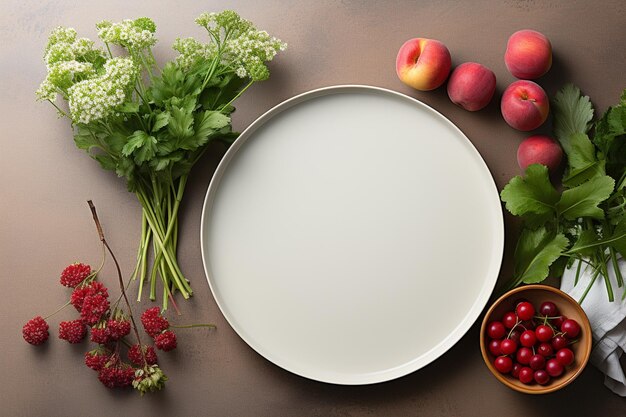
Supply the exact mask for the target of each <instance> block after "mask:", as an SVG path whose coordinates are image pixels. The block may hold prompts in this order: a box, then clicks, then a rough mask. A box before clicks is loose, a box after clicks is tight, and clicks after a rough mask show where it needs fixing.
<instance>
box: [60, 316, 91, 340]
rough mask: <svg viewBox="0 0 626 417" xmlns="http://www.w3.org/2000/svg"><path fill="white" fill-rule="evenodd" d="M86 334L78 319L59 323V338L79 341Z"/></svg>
mask: <svg viewBox="0 0 626 417" xmlns="http://www.w3.org/2000/svg"><path fill="white" fill-rule="evenodd" d="M86 334H87V328H86V327H85V324H84V323H83V322H82V321H80V320H72V321H62V322H61V323H59V339H63V340H67V341H68V342H70V343H80V342H81V341H82V340H83V339H84V338H85V335H86Z"/></svg>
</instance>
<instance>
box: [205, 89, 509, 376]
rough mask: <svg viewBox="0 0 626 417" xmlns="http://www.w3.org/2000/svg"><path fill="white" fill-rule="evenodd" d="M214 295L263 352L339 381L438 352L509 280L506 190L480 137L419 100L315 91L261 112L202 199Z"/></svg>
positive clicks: (292, 367)
mask: <svg viewBox="0 0 626 417" xmlns="http://www.w3.org/2000/svg"><path fill="white" fill-rule="evenodd" d="M201 244H202V259H203V262H204V268H205V271H206V274H207V277H208V281H209V285H210V286H211V291H212V292H213V295H214V297H215V300H216V301H217V304H218V305H219V307H220V309H221V310H222V313H223V314H224V316H225V317H226V319H227V320H228V322H229V323H230V325H231V326H232V327H233V329H234V330H235V331H236V332H237V333H238V334H239V336H241V338H242V339H243V340H245V341H246V343H248V344H249V345H250V346H251V347H252V348H253V349H254V350H256V351H257V352H258V353H260V354H261V355H263V356H264V357H265V358H267V359H268V360H270V361H272V362H273V363H275V364H276V365H278V366H281V367H283V368H284V369H287V370H289V371H291V372H293V373H295V374H298V375H301V376H304V377H307V378H311V379H314V380H318V381H323V382H330V383H336V384H369V383H376V382H382V381H387V380H390V379H393V378H397V377H400V376H403V375H406V374H408V373H410V372H413V371H415V370H417V369H420V368H422V367H424V366H425V365H427V364H429V363H431V362H432V361H434V360H435V359H436V358H438V357H439V356H440V355H442V354H443V353H444V352H446V351H447V350H448V349H449V348H450V347H452V345H454V344H455V343H456V342H457V341H458V340H459V339H460V338H461V337H462V336H463V335H464V334H465V332H466V331H467V330H468V329H469V328H470V326H471V325H472V324H473V323H474V321H475V320H476V318H477V317H478V315H479V314H480V312H481V310H482V309H483V307H484V306H485V304H486V302H487V300H488V298H489V296H490V294H491V292H492V291H493V288H494V285H495V283H496V280H497V277H498V273H499V270H500V263H501V260H502V252H503V246H504V229H503V219H502V210H501V206H500V200H499V198H498V191H497V188H496V186H495V184H494V182H493V179H492V177H491V174H490V173H489V170H488V168H487V166H486V165H485V163H484V161H483V160H482V158H481V157H480V155H479V153H478V152H477V151H476V149H475V148H474V147H473V146H472V144H471V142H470V141H469V140H468V139H467V138H466V137H465V135H463V133H462V132H461V131H460V130H459V129H458V128H456V127H455V126H454V125H453V124H452V123H451V122H450V121H449V120H448V119H446V118H445V117H444V116H442V115H441V114H439V113H438V112H436V111H435V110H433V109H432V108H430V107H428V106H426V105H425V104H423V103H421V102H419V101H417V100H415V99H413V98H410V97H407V96H405V95H402V94H399V93H396V92H393V91H390V90H385V89H382V88H376V87H368V86H336V87H328V88H322V89H319V90H314V91H311V92H308V93H304V94H301V95H298V96H296V97H294V98H291V99H289V100H287V101H285V102H283V103H281V104H279V105H278V106H276V107H274V108H273V109H271V110H270V111H268V112H267V113H265V114H264V115H263V116H261V117H260V118H259V119H257V120H256V121H255V122H254V123H252V124H251V125H250V126H249V127H248V128H247V129H246V130H245V131H244V132H243V133H242V134H241V136H240V137H239V138H238V139H237V141H235V143H234V144H233V145H232V147H231V148H230V149H229V150H228V152H227V153H226V155H225V156H224V159H223V160H222V162H221V163H220V165H219V167H218V168H217V171H216V172H215V175H214V177H213V180H212V181H211V184H210V186H209V190H208V192H207V196H206V199H205V202H204V208H203V212H202V225H201Z"/></svg>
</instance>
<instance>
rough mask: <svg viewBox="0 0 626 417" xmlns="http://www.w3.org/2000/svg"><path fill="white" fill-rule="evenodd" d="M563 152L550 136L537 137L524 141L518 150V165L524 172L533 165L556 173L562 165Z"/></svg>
mask: <svg viewBox="0 0 626 417" xmlns="http://www.w3.org/2000/svg"><path fill="white" fill-rule="evenodd" d="M562 158H563V150H562V149H561V146H560V145H559V144H558V142H557V141H555V140H554V139H552V138H551V137H549V136H545V135H535V136H530V137H528V138H526V139H524V140H523V141H522V143H520V144H519V147H518V148H517V163H518V164H519V167H520V168H522V169H523V170H525V169H526V167H528V165H532V164H542V165H545V166H547V167H548V170H549V171H550V172H551V173H554V172H555V171H556V170H557V169H558V168H559V165H560V164H561V159H562Z"/></svg>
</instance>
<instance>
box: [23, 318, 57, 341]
mask: <svg viewBox="0 0 626 417" xmlns="http://www.w3.org/2000/svg"><path fill="white" fill-rule="evenodd" d="M22 336H23V337H24V340H26V341H27V342H28V343H30V344H31V345H41V344H42V343H43V342H45V341H46V340H48V336H50V333H48V323H46V321H45V320H44V319H43V318H42V317H41V316H37V317H34V318H32V319H30V320H28V322H27V323H26V324H25V325H24V327H22Z"/></svg>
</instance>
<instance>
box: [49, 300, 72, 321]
mask: <svg viewBox="0 0 626 417" xmlns="http://www.w3.org/2000/svg"><path fill="white" fill-rule="evenodd" d="M70 304H71V301H68V302H66V303H65V304H63V305H62V306H61V307H59V308H58V309H56V310H55V311H54V312H53V313H52V314H48V315H47V316H46V317H44V318H43V319H44V320H48V319H49V318H50V317H52V316H54V315H55V314H57V313H58V312H60V311H61V310H63V309H64V308H65V307H67V306H68V305H70Z"/></svg>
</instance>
